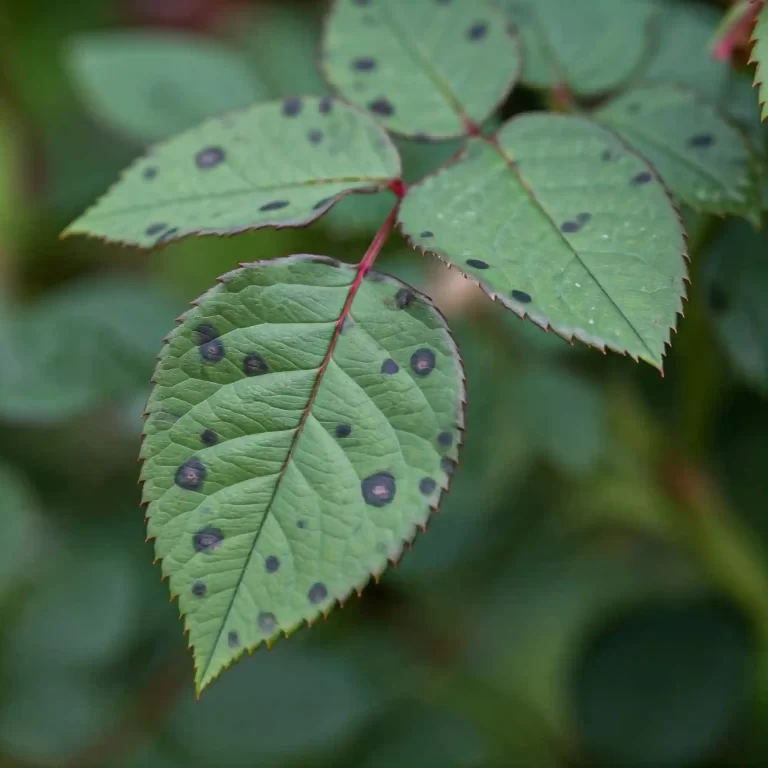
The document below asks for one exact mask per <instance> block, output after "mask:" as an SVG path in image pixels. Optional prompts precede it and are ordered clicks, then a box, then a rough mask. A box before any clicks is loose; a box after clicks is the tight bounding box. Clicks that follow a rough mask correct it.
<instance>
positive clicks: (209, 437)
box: [200, 429, 219, 445]
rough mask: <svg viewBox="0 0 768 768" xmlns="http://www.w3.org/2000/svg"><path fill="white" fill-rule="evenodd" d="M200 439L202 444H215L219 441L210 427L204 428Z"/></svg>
mask: <svg viewBox="0 0 768 768" xmlns="http://www.w3.org/2000/svg"><path fill="white" fill-rule="evenodd" d="M200 441H201V442H202V443H203V445H216V443H218V442H219V436H218V435H217V434H216V433H215V432H214V431H213V430H212V429H206V430H205V431H204V432H203V433H202V434H201V435H200Z"/></svg>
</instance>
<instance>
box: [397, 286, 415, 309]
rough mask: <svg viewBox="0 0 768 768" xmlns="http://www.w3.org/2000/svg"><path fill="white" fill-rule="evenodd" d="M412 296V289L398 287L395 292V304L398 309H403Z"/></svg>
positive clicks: (408, 303)
mask: <svg viewBox="0 0 768 768" xmlns="http://www.w3.org/2000/svg"><path fill="white" fill-rule="evenodd" d="M414 298H415V297H414V295H413V291H409V290H408V289H407V288H400V290H398V292H397V293H396V294H395V306H396V307H397V308H398V309H405V308H406V307H408V306H410V305H411V302H412V301H413V299H414Z"/></svg>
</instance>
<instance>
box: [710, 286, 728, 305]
mask: <svg viewBox="0 0 768 768" xmlns="http://www.w3.org/2000/svg"><path fill="white" fill-rule="evenodd" d="M709 306H710V307H711V308H712V311H713V312H725V310H726V309H728V297H727V296H726V294H725V291H724V290H723V289H722V288H721V287H720V286H719V285H717V284H714V285H712V287H711V288H710V289H709Z"/></svg>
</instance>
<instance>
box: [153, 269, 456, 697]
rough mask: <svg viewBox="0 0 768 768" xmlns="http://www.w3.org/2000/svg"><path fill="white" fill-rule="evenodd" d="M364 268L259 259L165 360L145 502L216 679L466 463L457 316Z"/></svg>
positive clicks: (303, 617) (223, 290)
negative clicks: (461, 453)
mask: <svg viewBox="0 0 768 768" xmlns="http://www.w3.org/2000/svg"><path fill="white" fill-rule="evenodd" d="M356 275H357V272H356V271H355V270H354V269H353V268H351V267H348V266H347V265H343V264H341V263H340V262H335V261H333V260H332V259H327V258H325V257H317V256H315V257H307V256H293V257H288V258H286V259H279V260H277V261H272V262H261V263H256V264H251V265H248V266H245V267H244V268H242V269H239V270H236V271H235V272H232V273H229V274H228V275H225V276H224V277H223V278H222V279H221V282H220V284H219V285H217V286H216V287H215V288H213V289H212V290H211V291H209V292H208V293H206V294H205V295H204V296H203V297H202V298H201V299H200V300H199V302H198V304H197V306H196V307H195V308H194V309H193V310H192V311H190V312H189V313H187V314H186V315H185V316H184V317H183V318H182V321H181V325H180V326H179V327H178V328H176V329H175V330H174V331H172V332H171V334H170V335H169V337H168V344H167V346H165V347H164V349H163V352H162V354H161V357H160V362H159V364H158V367H157V370H156V373H155V383H156V386H155V389H154V390H153V393H152V396H151V398H150V402H149V404H148V406H147V411H148V414H149V415H148V419H147V422H146V425H145V436H146V440H145V442H144V446H143V450H142V457H143V458H144V459H145V461H146V463H145V465H144V469H143V472H142V479H143V480H144V481H145V485H144V501H145V502H148V503H149V510H148V518H149V534H150V536H151V537H154V538H155V539H156V552H157V556H158V557H159V558H161V559H162V561H163V571H164V573H165V574H166V575H167V576H169V577H170V584H171V591H172V593H173V594H174V595H178V596H179V600H180V607H181V610H182V613H183V614H185V615H186V623H187V628H188V629H189V634H190V640H191V643H192V645H193V647H194V653H195V661H196V668H197V675H196V681H197V686H198V689H202V688H204V687H205V686H206V685H207V684H208V683H209V682H210V681H211V680H212V679H214V678H215V677H216V676H217V675H218V674H219V673H220V672H221V670H222V669H224V668H225V667H227V666H228V665H229V664H230V663H231V662H232V661H234V660H235V659H237V658H238V657H239V656H240V655H242V653H243V651H244V649H253V648H255V647H256V646H258V645H259V644H260V643H262V642H264V641H266V642H270V641H272V640H274V639H275V638H276V637H277V636H278V634H279V633H280V632H291V631H292V630H294V629H296V628H297V627H298V626H300V625H301V624H302V622H304V621H311V620H313V619H315V618H316V617H317V616H319V615H320V614H321V613H323V612H327V611H329V610H330V609H331V607H332V606H333V604H334V603H335V602H336V601H343V600H344V599H346V598H347V597H348V596H349V594H350V593H351V592H352V591H353V590H361V589H362V588H363V586H364V585H365V583H366V582H367V581H368V580H369V578H370V576H371V574H374V575H378V574H380V573H381V572H382V571H383V570H384V568H385V567H386V565H387V561H388V560H397V558H398V557H399V556H400V553H401V552H402V549H403V546H404V544H405V542H409V541H410V540H411V539H413V537H414V534H415V531H416V528H417V527H418V526H423V525H425V524H426V522H427V519H428V517H429V515H430V512H431V510H432V509H434V508H436V507H437V505H438V502H439V500H440V496H441V493H442V490H443V489H444V488H446V487H447V485H448V482H449V478H450V475H451V473H452V472H453V469H454V467H455V464H456V459H457V452H458V446H459V444H460V442H461V431H462V427H463V410H462V404H463V399H464V386H463V375H462V367H461V363H460V360H459V357H458V352H457V349H456V347H455V345H454V343H453V342H452V340H451V338H450V335H449V333H448V331H447V329H446V327H445V324H444V321H443V319H442V317H441V316H440V315H439V314H438V313H437V311H436V310H435V309H434V308H433V307H432V305H431V304H430V303H429V301H428V300H426V299H424V298H423V297H421V296H419V295H417V294H416V293H415V292H414V291H412V290H411V289H409V288H407V287H406V286H404V285H403V284H402V283H400V282H399V281H397V280H395V279H394V278H389V277H385V276H383V275H378V274H375V273H374V274H371V275H369V276H368V277H367V278H366V279H365V280H364V281H362V283H361V284H358V282H356V279H355V278H356ZM358 289H359V290H358ZM349 302H351V305H349V306H348V304H349ZM338 329H341V332H340V333H339V330H338Z"/></svg>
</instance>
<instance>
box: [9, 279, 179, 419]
mask: <svg viewBox="0 0 768 768" xmlns="http://www.w3.org/2000/svg"><path fill="white" fill-rule="evenodd" d="M177 310H178V307H174V302H172V301H171V300H170V298H169V297H168V296H167V295H166V294H164V293H162V292H161V291H159V290H157V288H154V287H152V286H150V285H146V284H144V283H142V282H138V281H135V280H133V279H130V278H122V279H118V278H90V279H87V280H83V281H82V282H80V283H75V284H72V285H71V286H67V287H65V288H63V289H61V290H59V291H58V292H57V293H56V294H52V295H50V296H48V297H46V298H44V299H42V300H40V301H38V302H36V303H35V304H33V305H31V306H29V307H27V308H24V309H23V310H20V311H18V312H16V313H13V312H11V311H8V310H6V312H5V313H4V314H3V320H2V322H0V351H2V355H3V361H4V363H3V368H2V370H1V371H0V419H2V420H4V421H7V422H19V423H47V422H52V421H58V420H62V419H66V418H69V417H71V416H72V415H74V414H76V413H78V412H80V411H82V410H84V409H86V408H89V407H92V406H94V405H96V404H97V403H100V402H103V401H105V400H107V399H111V398H114V397H119V396H122V395H125V394H130V393H133V392H135V391H136V389H137V388H139V387H141V386H142V385H145V384H146V381H147V378H148V374H149V372H150V371H151V369H152V360H153V358H154V355H155V354H156V353H157V349H158V346H159V344H160V340H161V339H162V337H163V335H164V333H165V331H166V330H167V328H168V323H169V321H172V318H173V317H174V316H175V315H176V314H178V312H177Z"/></svg>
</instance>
